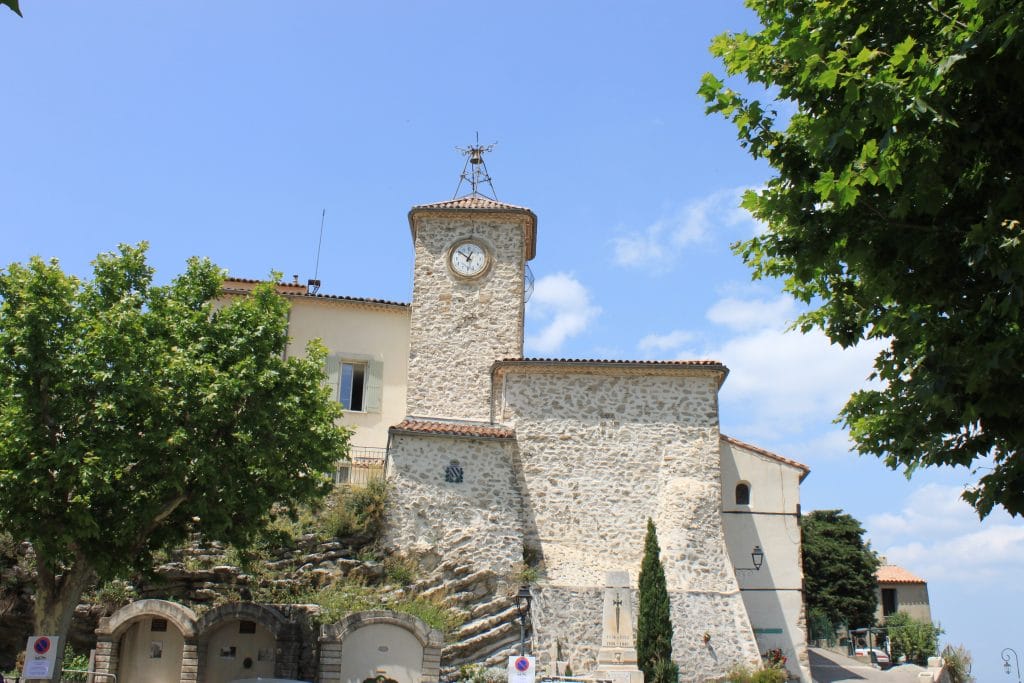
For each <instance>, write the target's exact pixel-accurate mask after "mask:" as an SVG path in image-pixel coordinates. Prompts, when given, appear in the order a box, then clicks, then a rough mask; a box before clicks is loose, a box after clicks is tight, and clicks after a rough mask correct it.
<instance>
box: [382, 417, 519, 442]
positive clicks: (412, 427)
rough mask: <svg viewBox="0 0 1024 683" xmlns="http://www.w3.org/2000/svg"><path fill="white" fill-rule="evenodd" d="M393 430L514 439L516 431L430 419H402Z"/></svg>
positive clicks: (506, 428)
mask: <svg viewBox="0 0 1024 683" xmlns="http://www.w3.org/2000/svg"><path fill="white" fill-rule="evenodd" d="M391 431H395V432H411V433H416V434H437V435H442V436H476V437H482V438H487V439H514V438H516V432H515V430H514V429H509V428H508V427H501V426H498V425H490V424H484V423H466V422H435V421H430V420H402V421H401V422H400V423H398V424H397V425H395V426H393V427H392V428H391Z"/></svg>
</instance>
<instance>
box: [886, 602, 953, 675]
mask: <svg viewBox="0 0 1024 683" xmlns="http://www.w3.org/2000/svg"><path fill="white" fill-rule="evenodd" d="M885 628H886V632H887V634H888V636H889V652H890V654H891V655H892V657H893V660H894V661H895V660H896V659H899V658H900V657H902V656H904V655H906V657H907V661H909V662H913V663H914V664H920V665H921V666H924V665H926V664H927V663H928V658H929V657H934V656H935V655H936V654H937V653H938V651H939V636H940V635H942V629H941V628H939V627H938V626H936V625H935V624H933V623H931V622H929V621H921V620H920V619H915V618H913V617H912V616H910V615H909V614H907V613H906V612H896V613H895V614H890V615H889V616H888V617H886V618H885Z"/></svg>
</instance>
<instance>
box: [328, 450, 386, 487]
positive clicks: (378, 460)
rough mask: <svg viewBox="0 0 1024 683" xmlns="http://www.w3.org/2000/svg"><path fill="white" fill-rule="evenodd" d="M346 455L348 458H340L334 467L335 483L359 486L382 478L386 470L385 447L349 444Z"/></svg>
mask: <svg viewBox="0 0 1024 683" xmlns="http://www.w3.org/2000/svg"><path fill="white" fill-rule="evenodd" d="M348 457H349V459H348V460H342V461H341V462H339V463H337V464H336V465H335V467H334V483H335V485H338V486H352V487H355V488H361V487H363V486H366V485H367V484H368V483H370V481H371V480H373V479H380V478H383V477H384V475H385V474H386V472H387V466H388V449H386V448H375V447H372V446H351V447H350V448H349V451H348Z"/></svg>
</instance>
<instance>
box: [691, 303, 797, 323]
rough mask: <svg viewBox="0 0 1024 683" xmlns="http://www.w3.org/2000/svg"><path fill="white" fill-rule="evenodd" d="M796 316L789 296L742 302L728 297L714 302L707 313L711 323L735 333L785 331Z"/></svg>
mask: <svg viewBox="0 0 1024 683" xmlns="http://www.w3.org/2000/svg"><path fill="white" fill-rule="evenodd" d="M796 316H797V306H796V302H795V301H794V300H793V298H792V297H789V296H780V297H778V298H777V299H774V300H772V301H765V300H764V299H748V300H746V301H744V300H742V299H735V298H731V297H730V298H727V299H722V300H721V301H717V302H715V304H714V305H713V306H712V307H711V308H709V309H708V312H707V318H708V320H710V321H711V322H713V323H716V324H718V325H724V326H726V327H728V328H730V329H732V330H737V331H746V330H755V329H765V328H768V329H776V330H781V329H785V328H786V327H787V326H788V325H789V324H790V323H792V322H793V321H794V320H795V319H796Z"/></svg>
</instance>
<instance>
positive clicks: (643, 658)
mask: <svg viewBox="0 0 1024 683" xmlns="http://www.w3.org/2000/svg"><path fill="white" fill-rule="evenodd" d="M636 654H637V660H638V664H639V666H640V670H641V671H643V672H644V681H646V683H675V682H676V681H677V680H678V678H679V668H678V667H677V666H676V665H675V664H674V663H673V662H672V614H671V605H670V604H669V600H668V587H667V586H666V584H665V566H664V565H663V564H662V563H661V548H660V547H659V546H658V532H657V530H656V529H655V528H654V522H653V521H652V520H651V519H648V520H647V537H646V538H645V539H644V559H643V561H642V562H641V563H640V605H639V611H638V614H637V620H636Z"/></svg>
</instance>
